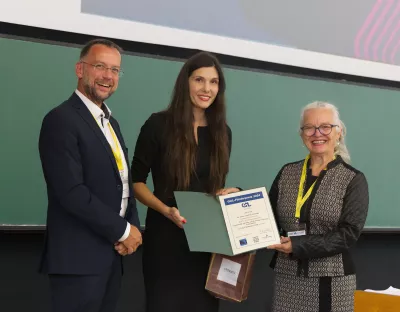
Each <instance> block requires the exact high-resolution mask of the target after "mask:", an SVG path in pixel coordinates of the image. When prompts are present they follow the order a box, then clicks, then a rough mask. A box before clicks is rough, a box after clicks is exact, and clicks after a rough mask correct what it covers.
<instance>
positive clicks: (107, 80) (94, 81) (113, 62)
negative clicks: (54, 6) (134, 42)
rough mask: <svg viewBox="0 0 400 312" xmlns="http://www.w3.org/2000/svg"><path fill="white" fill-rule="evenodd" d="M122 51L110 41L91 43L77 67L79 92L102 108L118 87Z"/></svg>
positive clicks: (88, 44)
mask: <svg viewBox="0 0 400 312" xmlns="http://www.w3.org/2000/svg"><path fill="white" fill-rule="evenodd" d="M121 51H122V49H121V48H120V47H119V46H118V45H116V44H115V43H113V42H112V41H110V40H106V39H95V40H92V41H89V42H88V43H87V44H86V45H85V46H84V47H83V48H82V50H81V54H80V58H79V62H78V63H76V65H75V72H76V76H77V77H78V90H79V91H80V92H82V93H83V94H84V95H85V96H86V97H87V98H89V99H90V100H91V101H92V102H94V103H95V104H97V105H99V106H101V105H102V103H103V101H104V100H106V99H107V98H109V97H110V96H111V94H113V93H114V91H115V90H116V89H117V87H118V81H119V77H120V75H121V74H122V71H121Z"/></svg>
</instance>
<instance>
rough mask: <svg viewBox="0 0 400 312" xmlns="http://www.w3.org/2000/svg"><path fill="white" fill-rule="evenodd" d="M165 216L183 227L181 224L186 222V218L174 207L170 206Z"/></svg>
mask: <svg viewBox="0 0 400 312" xmlns="http://www.w3.org/2000/svg"><path fill="white" fill-rule="evenodd" d="M165 216H166V217H167V218H168V219H170V220H171V221H172V222H174V223H175V224H176V225H177V226H178V227H180V228H181V229H183V225H184V224H185V223H186V219H185V218H184V217H182V216H181V214H180V213H179V210H178V209H177V208H176V207H170V208H169V209H168V212H167V213H166V215H165Z"/></svg>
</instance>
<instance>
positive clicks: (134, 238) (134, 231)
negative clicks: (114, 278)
mask: <svg viewBox="0 0 400 312" xmlns="http://www.w3.org/2000/svg"><path fill="white" fill-rule="evenodd" d="M130 226H131V228H130V232H129V236H128V237H127V238H126V239H125V240H124V241H123V242H122V244H123V245H124V246H125V247H126V249H127V250H128V255H131V254H132V253H134V252H135V251H136V249H137V248H138V247H139V246H140V245H141V244H142V234H141V233H140V231H139V230H138V228H137V227H136V226H133V225H132V224H131V225H130Z"/></svg>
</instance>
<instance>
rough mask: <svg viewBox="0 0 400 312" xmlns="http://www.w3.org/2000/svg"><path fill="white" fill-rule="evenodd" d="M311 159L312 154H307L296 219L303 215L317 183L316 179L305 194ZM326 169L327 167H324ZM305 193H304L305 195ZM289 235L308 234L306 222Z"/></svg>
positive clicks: (298, 196)
mask: <svg viewBox="0 0 400 312" xmlns="http://www.w3.org/2000/svg"><path fill="white" fill-rule="evenodd" d="M309 159H310V155H307V157H306V159H304V164H303V169H302V171H301V177H300V184H299V191H298V194H297V200H296V213H295V217H296V221H297V222H298V220H299V219H300V215H301V209H302V208H303V205H304V203H305V202H306V201H307V199H308V198H309V197H310V195H311V193H312V191H313V189H314V186H315V183H317V180H315V181H314V183H313V184H312V185H311V186H310V188H309V189H308V190H307V192H306V194H304V184H305V183H306V178H307V164H308V160H309ZM324 170H326V168H325V169H324ZM303 194H304V195H303ZM287 234H288V236H289V237H291V236H302V235H306V230H305V226H304V224H301V225H299V229H298V230H297V231H291V232H288V233H287Z"/></svg>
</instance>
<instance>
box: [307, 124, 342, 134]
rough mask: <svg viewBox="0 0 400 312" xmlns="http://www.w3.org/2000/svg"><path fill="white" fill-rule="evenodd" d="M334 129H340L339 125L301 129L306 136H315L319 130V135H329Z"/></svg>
mask: <svg viewBox="0 0 400 312" xmlns="http://www.w3.org/2000/svg"><path fill="white" fill-rule="evenodd" d="M334 127H339V126H338V125H331V124H326V125H320V126H319V127H314V126H304V127H301V128H300V129H301V131H303V133H304V135H306V136H309V137H310V136H313V135H314V134H315V133H316V132H317V130H318V131H319V133H321V134H322V135H328V134H330V133H331V132H332V128H334Z"/></svg>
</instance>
